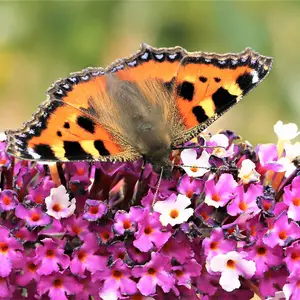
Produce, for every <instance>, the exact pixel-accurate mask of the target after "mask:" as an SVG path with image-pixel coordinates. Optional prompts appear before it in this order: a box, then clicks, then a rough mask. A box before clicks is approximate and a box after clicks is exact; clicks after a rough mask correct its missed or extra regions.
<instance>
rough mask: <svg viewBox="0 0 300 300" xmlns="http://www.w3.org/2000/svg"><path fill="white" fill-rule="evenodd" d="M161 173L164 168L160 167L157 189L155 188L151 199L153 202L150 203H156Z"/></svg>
mask: <svg viewBox="0 0 300 300" xmlns="http://www.w3.org/2000/svg"><path fill="white" fill-rule="evenodd" d="M163 173H164V167H161V169H160V175H159V179H158V181H157V187H156V191H155V193H154V197H153V202H152V203H155V202H156V198H157V195H158V190H159V187H160V184H161V180H162V176H163Z"/></svg>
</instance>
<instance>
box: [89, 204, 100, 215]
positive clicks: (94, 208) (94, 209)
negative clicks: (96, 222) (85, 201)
mask: <svg viewBox="0 0 300 300" xmlns="http://www.w3.org/2000/svg"><path fill="white" fill-rule="evenodd" d="M89 212H90V213H91V214H92V215H96V214H97V213H98V212H99V208H98V206H90V207H89Z"/></svg>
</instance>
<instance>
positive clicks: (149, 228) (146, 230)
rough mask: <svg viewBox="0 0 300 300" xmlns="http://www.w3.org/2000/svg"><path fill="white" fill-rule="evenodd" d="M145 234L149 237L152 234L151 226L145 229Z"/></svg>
mask: <svg viewBox="0 0 300 300" xmlns="http://www.w3.org/2000/svg"><path fill="white" fill-rule="evenodd" d="M144 233H145V234H147V235H149V234H151V233H152V228H151V227H150V226H147V227H146V228H145V229H144Z"/></svg>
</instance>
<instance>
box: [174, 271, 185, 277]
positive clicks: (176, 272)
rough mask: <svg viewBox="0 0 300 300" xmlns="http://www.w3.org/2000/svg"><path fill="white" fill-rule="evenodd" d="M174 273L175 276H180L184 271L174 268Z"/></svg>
mask: <svg viewBox="0 0 300 300" xmlns="http://www.w3.org/2000/svg"><path fill="white" fill-rule="evenodd" d="M175 274H176V276H177V277H180V276H182V275H183V274H184V273H183V272H182V270H176V271H175Z"/></svg>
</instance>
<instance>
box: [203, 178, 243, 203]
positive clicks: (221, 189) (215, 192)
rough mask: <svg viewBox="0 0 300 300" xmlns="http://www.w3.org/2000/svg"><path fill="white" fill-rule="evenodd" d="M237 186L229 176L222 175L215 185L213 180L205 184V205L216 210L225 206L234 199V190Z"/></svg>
mask: <svg viewBox="0 0 300 300" xmlns="http://www.w3.org/2000/svg"><path fill="white" fill-rule="evenodd" d="M237 186H238V184H237V182H236V181H235V180H234V178H233V176H232V175H231V174H222V175H221V176H220V178H219V180H218V181H217V182H216V183H215V180H214V179H211V180H208V181H206V183H205V194H206V197H205V200H204V201H205V203H206V204H207V205H211V206H214V207H216V208H218V207H223V206H225V205H226V204H227V203H228V202H229V201H230V200H232V199H233V198H234V197H235V190H236V187H237Z"/></svg>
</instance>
